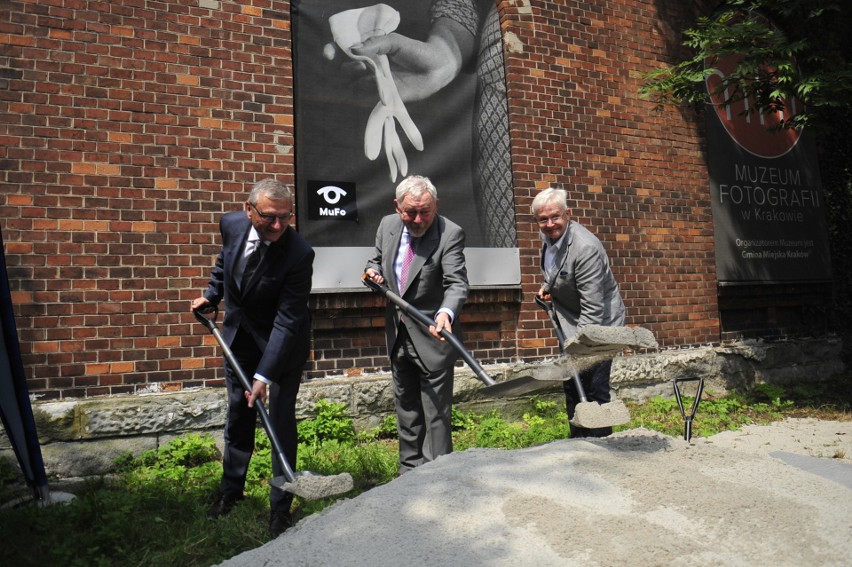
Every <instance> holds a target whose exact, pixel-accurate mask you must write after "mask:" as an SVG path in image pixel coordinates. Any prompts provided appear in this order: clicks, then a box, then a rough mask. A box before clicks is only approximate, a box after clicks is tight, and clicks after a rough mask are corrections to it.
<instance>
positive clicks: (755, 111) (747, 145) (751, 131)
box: [704, 14, 802, 158]
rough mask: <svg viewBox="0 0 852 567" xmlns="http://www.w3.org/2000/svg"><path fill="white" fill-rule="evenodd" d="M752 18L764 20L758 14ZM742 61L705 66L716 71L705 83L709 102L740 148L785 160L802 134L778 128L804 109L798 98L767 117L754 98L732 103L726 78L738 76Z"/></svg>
mask: <svg viewBox="0 0 852 567" xmlns="http://www.w3.org/2000/svg"><path fill="white" fill-rule="evenodd" d="M752 16H753V17H760V18H762V16H758V15H756V14H752ZM762 19H764V20H765V18H762ZM741 59H742V57H740V56H736V55H732V56H728V57H725V58H723V59H714V60H712V61H711V60H709V59H708V60H706V61H705V62H704V64H705V67H707V68H712V69H713V72H712V73H711V74H710V75H708V77H707V79H706V80H705V83H704V84H705V86H706V88H707V93H708V94H709V95H710V102H711V104H712V105H713V109H714V110H715V111H716V116H718V117H719V120H720V121H721V122H722V125H723V126H724V127H725V131H727V132H728V134H729V135H730V136H731V138H733V140H734V141H735V142H736V143H737V144H738V145H739V146H740V147H741V148H743V149H744V150H746V151H747V152H750V153H752V154H754V155H756V156H759V157H764V158H775V157H779V156H782V155H784V154H786V153H787V152H789V151H790V150H791V149H793V147H795V145H796V143H797V142H798V141H799V137H800V136H801V134H802V131H801V130H800V129H795V128H778V125H779V124H781V121H782V120H784V119H785V118H789V117H790V116H793V115H794V114H796V112H797V111H798V110H799V109H800V108H801V102H800V101H798V100H796V99H795V98H792V99H789V100H785V101H784V107H783V110H780V111H776V112H769V113H764V112H761V109H759V108H756V107H755V101H754V100H753V99H751V98H746V99H741V100H729V99H730V98H731V95H732V94H733V93H731V92H730V91H729V88H728V86H727V84H726V77H729V76H731V75H732V74H734V73H735V72H736V69H737V64H738V63H739V62H740V60H741Z"/></svg>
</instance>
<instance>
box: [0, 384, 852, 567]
mask: <svg viewBox="0 0 852 567" xmlns="http://www.w3.org/2000/svg"><path fill="white" fill-rule="evenodd" d="M693 391H694V390H693ZM683 403H684V407H685V408H686V409H687V411H689V410H690V409H691V407H692V403H693V401H692V399H691V398H689V397H684V398H683ZM628 407H629V408H630V412H631V416H632V421H631V422H630V423H629V424H628V425H626V426H621V427H618V428H616V429H617V430H623V429H631V428H637V427H644V428H647V429H651V430H655V431H660V432H662V433H665V434H668V435H671V436H675V437H682V436H683V434H684V419H683V416H682V414H681V412H680V408H679V407H678V405H677V402H676V400H675V399H674V398H662V397H657V398H654V399H651V400H649V401H647V402H644V403H641V404H634V403H628ZM850 412H852V375H849V374H847V376H845V377H844V378H843V379H842V380H840V381H838V382H833V383H830V384H829V383H820V384H811V385H808V386H807V387H799V388H792V389H787V390H785V389H781V388H779V387H777V386H760V387H757V388H755V389H754V390H753V391H751V392H749V393H746V394H734V395H730V396H725V397H717V396H714V395H713V392H709V391H705V393H704V396H703V397H702V400H701V402H700V404H699V407H698V411H697V413H696V416H695V420H694V422H693V426H692V435H693V437H707V436H710V435H713V434H715V433H718V432H720V431H724V430H729V429H737V428H739V427H741V426H743V425H746V424H753V423H757V424H761V423H769V422H772V421H776V420H779V419H784V418H786V417H816V418H820V419H834V420H845V421H848V420H852V414H851V413H850ZM453 427H454V434H453V436H454V443H455V448H456V450H457V451H463V450H465V449H468V448H471V447H493V448H500V449H519V448H523V447H529V446H533V445H538V444H541V443H546V442H548V441H552V440H555V439H564V438H566V437H568V421H567V419H566V417H565V412H564V406H563V405H562V403H556V402H553V401H548V400H543V399H538V398H532V399H531V400H530V403H529V407H528V408H527V409H526V410H525V411H524V412H523V413H522V415H520V416H509V417H507V416H501V415H500V414H498V413H496V412H491V413H488V414H482V415H480V414H473V413H465V412H462V411H459V410H457V409H454V411H453ZM299 436H300V445H299V462H298V464H297V467H296V468H297V470H300V471H301V470H310V471H313V472H316V473H319V474H338V473H340V472H344V471H345V472H348V473H350V474H351V475H352V476H353V478H354V480H355V489H354V490H353V491H352V492H351V493H349V494H346V495H343V496H341V498H349V497H352V496H354V495H357V494H359V493H361V492H364V491H366V490H369V489H371V488H373V487H375V486H378V485H380V484H383V483H386V482H389V481H390V480H391V479H393V478H394V477H395V475H396V472H397V466H398V465H397V454H396V452H397V443H396V430H395V421H394V420H393V419H392V418H390V419H386V420H385V421H384V422H383V423H382V425H381V426H380V427H378V428H376V429H373V430H371V431H366V432H360V433H356V432H355V430H354V428H353V426H352V420H351V419H350V418H347V417H346V416H345V412H344V407H343V406H342V405H339V404H334V403H331V402H327V401H320V402H319V403H318V404H317V415H316V418H315V419H311V420H306V421H303V422H301V423H300V424H299ZM116 464H117V468H118V473H117V474H116V475H115V477H111V478H110V479H109V480H107V479H95V480H91V481H89V482H87V483H86V484H85V486H83V488H82V489H80V490H79V491H78V492H77V497H76V498H75V499H74V500H73V501H72V502H71V503H69V504H67V505H56V506H49V507H46V508H38V507H35V506H34V505H31V504H27V505H19V506H15V507H11V506H7V507H4V508H0V533H2V534H3V537H4V544H3V545H2V546H0V564H3V565H22V566H23V565H45V566H47V565H63V566H66V567H68V566H70V567H75V566H81V567H82V566H86V567H88V566H104V567H112V566H122V567H124V566H133V565H139V566H142V565H145V566H147V565H181V566H204V567H206V566H208V565H212V564H216V563H219V562H221V561H223V560H225V559H227V558H229V557H233V556H234V555H237V554H239V553H241V552H243V551H246V550H249V549H254V548H256V547H259V546H261V545H263V544H264V543H265V542H266V541H268V539H269V536H268V534H267V531H266V526H267V521H268V504H269V496H268V491H269V489H268V487H267V483H266V482H267V480H268V479H269V477H270V476H271V467H270V447H269V442H268V440H267V439H266V436H265V435H264V434H263V433H262V432H261V431H258V435H257V452H256V458H254V459H252V463H251V467H250V470H249V482H248V485H247V494H246V496H247V497H246V499H245V500H244V501H242V502H241V503H239V504H238V505H237V506H236V507H235V509H234V511H233V512H232V513H231V514H229V515H228V516H226V517H224V518H222V519H220V520H217V521H210V520H207V519H206V511H207V507H208V506H209V505H210V502H211V500H210V498H211V495H212V494H213V493H214V492H215V489H216V487H217V485H218V480H219V475H220V474H221V464H220V462H219V460H218V451H217V449H216V446H215V443H214V440H213V439H212V437H210V436H202V435H197V434H188V435H185V436H182V437H179V438H176V439H174V440H173V441H172V442H171V443H169V444H168V445H166V446H165V447H162V448H160V449H159V450H156V451H149V452H146V453H144V454H142V455H141V456H138V457H135V458H134V457H131V456H129V455H128V456H126V457H123V458H122V459H120V460H119V462H117V463H116ZM0 465H4V466H0V501H7V500H8V496H9V494H11V493H12V488H13V487H16V486H17V484H18V483H19V480H20V479H19V478H18V473H16V471H15V470H14V469H13V467H11V466H10V465H9V464H8V463H5V462H1V461H0ZM335 500H336V498H329V499H326V500H320V501H313V502H307V501H301V500H300V499H299V498H297V499H296V505H297V508H296V509H295V512H294V514H295V517H296V519H297V520H298V519H299V518H302V517H304V516H306V515H310V514H314V513H317V512H319V511H321V510H322V509H323V508H325V507H327V506H329V505H330V504H333V503H334V502H335Z"/></svg>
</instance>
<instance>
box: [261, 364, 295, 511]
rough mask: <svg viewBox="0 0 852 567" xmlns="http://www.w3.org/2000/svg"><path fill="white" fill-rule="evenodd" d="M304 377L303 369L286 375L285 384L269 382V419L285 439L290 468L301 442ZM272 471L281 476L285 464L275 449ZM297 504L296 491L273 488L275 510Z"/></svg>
mask: <svg viewBox="0 0 852 567" xmlns="http://www.w3.org/2000/svg"><path fill="white" fill-rule="evenodd" d="M301 380H302V369H301V368H300V369H298V370H295V371H293V372H290V373H289V374H287V375H286V376H284V377H283V378H282V381H281V384H270V385H269V421H270V422H271V424H272V427H273V429H274V430H275V435H276V436H277V437H278V440H279V441H280V442H281V445H282V450H283V452H284V456H285V457H286V458H287V463H288V464H289V465H290V469H291V470H293V471H295V470H296V451H297V449H298V445H299V439H298V429H297V422H296V397H297V396H298V394H299V387H300V385H301ZM272 452H273V455H272V474H273V476H281V475H283V474H284V467H283V466H281V462H280V461H279V459H278V456H277V455H276V454H274V453H275V448H274V447H273V448H272ZM292 504H293V494H292V493H290V492H285V491H283V490H279V489H277V488H272V489H270V492H269V507H270V508H271V509H272V511H273V512H277V511H281V512H286V511H289V510H290V506H291V505H292Z"/></svg>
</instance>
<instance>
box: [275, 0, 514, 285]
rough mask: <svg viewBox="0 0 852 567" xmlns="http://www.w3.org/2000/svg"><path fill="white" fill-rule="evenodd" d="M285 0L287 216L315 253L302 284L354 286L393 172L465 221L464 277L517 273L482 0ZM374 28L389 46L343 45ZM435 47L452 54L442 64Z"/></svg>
mask: <svg viewBox="0 0 852 567" xmlns="http://www.w3.org/2000/svg"><path fill="white" fill-rule="evenodd" d="M291 6H292V22H293V41H294V45H293V52H294V61H295V72H294V77H295V84H294V92H295V114H296V124H295V126H296V190H297V205H298V209H297V212H298V215H299V217H298V226H299V231H300V232H301V233H302V234H303V235H304V236H305V237H306V238H307V239H308V241H309V242H310V243H311V244H312V245H313V246H314V247H315V249H316V250H317V261H316V262H315V264H314V269H315V275H314V289H315V290H322V289H340V288H353V287H354V288H362V287H363V286H361V285H360V283H359V278H360V274H361V271H362V270H363V267H364V264H365V262H366V260H367V258H368V257H369V255H370V253H371V252H372V247H373V245H374V242H375V234H376V229H377V227H378V224H379V221H380V220H381V218H382V217H383V216H384V215H387V214H390V213H393V212H394V208H393V198H394V188H395V187H396V185H397V184H398V183H399V182H400V181H401V180H402V178H403V177H405V176H406V175H424V176H427V177H429V178H430V179H431V180H432V182H433V183H434V184H435V186H436V187H437V189H438V196H439V203H440V204H439V212H440V213H441V214H443V215H445V216H447V217H449V218H450V219H452V220H453V221H455V222H456V223H458V224H460V225H461V226H462V227H463V228H464V229H465V233H466V235H467V251H466V256H467V258H468V271H469V276H470V279H471V283H472V284H473V285H477V284H488V285H494V284H516V283H519V282H520V268H519V259H518V253H517V248H516V233H515V224H514V200H513V192H512V177H511V159H510V153H509V132H508V117H507V105H506V96H505V76H504V69H503V53H502V41H501V35H500V27H499V18H498V15H497V12H496V8H495V6H496V4H495V2H494V1H493V0H433V1H429V0H387V2H386V3H382V4H375V3H368V2H363V1H357V0H294V1H293V2H292V4H291ZM377 37H378V38H382V41H385V42H389V43H387V44H386V45H388V46H389V47H392V50H390V51H389V52H388V53H381V54H378V55H375V56H373V57H369V58H367V57H363V56H361V57H359V56H358V55H357V54H355V53H353V51H352V49H353V48H355V50H356V51H357V48H358V47H359V46H360V45H362V44H363V43H364V42H365V41H368V40H370V39H372V38H377ZM436 48H437V49H436ZM446 54H455V55H458V58H457V59H455V60H454V61H446V62H445V63H444V62H442V61H443V60H442V59H441V58H440V56H442V55H443V56H444V57H446ZM456 68H457V72H454V71H453V70H454V69H456Z"/></svg>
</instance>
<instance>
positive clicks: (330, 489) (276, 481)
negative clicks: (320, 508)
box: [269, 471, 354, 500]
mask: <svg viewBox="0 0 852 567" xmlns="http://www.w3.org/2000/svg"><path fill="white" fill-rule="evenodd" d="M269 485H270V486H272V487H273V488H277V489H279V490H283V491H284V492H290V493H292V494H295V495H296V496H299V497H301V498H304V499H305V500H321V499H323V498H329V497H331V496H337V495H338V494H345V493H346V492H349V491H350V490H352V489H353V488H354V481H353V480H352V475H350V474H349V473H341V474H336V475H331V476H323V475H315V474H311V473H308V472H305V471H303V472H300V473H299V474H298V475H297V476H296V478H294V479H293V482H290V481H288V480H287V477H285V476H284V475H281V476H276V477H275V478H272V479H270V480H269Z"/></svg>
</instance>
